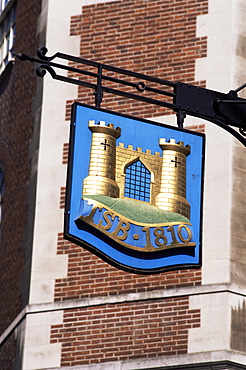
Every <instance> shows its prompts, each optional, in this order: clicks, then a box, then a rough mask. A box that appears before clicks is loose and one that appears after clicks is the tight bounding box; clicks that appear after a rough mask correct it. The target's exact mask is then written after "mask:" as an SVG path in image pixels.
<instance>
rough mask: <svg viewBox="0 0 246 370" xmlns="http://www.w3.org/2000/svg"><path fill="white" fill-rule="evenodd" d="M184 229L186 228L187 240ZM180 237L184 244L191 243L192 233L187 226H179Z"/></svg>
mask: <svg viewBox="0 0 246 370" xmlns="http://www.w3.org/2000/svg"><path fill="white" fill-rule="evenodd" d="M182 228H184V229H185V230H186V232H187V238H184V236H183V234H182ZM178 237H179V239H180V240H181V241H182V242H183V243H189V242H190V241H191V239H192V232H191V230H190V228H189V227H188V226H187V225H179V226H178Z"/></svg>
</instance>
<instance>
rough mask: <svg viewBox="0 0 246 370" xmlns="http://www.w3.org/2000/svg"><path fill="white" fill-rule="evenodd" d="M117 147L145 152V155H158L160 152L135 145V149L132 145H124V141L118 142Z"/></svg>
mask: <svg viewBox="0 0 246 370" xmlns="http://www.w3.org/2000/svg"><path fill="white" fill-rule="evenodd" d="M118 147H119V148H123V149H126V150H132V151H133V152H136V153H143V154H147V155H151V156H156V157H160V153H159V152H154V153H152V151H151V150H150V149H145V150H143V148H141V147H139V146H138V147H136V149H134V148H133V145H130V144H129V145H127V146H125V144H124V143H118Z"/></svg>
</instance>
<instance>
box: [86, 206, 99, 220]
mask: <svg viewBox="0 0 246 370" xmlns="http://www.w3.org/2000/svg"><path fill="white" fill-rule="evenodd" d="M98 209H99V207H95V206H93V207H92V209H91V211H90V213H89V214H88V215H87V216H85V217H84V220H85V221H86V222H88V224H90V223H93V221H94V220H93V217H94V216H95V213H96V211H97V210H98Z"/></svg>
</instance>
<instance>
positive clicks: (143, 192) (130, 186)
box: [124, 160, 151, 202]
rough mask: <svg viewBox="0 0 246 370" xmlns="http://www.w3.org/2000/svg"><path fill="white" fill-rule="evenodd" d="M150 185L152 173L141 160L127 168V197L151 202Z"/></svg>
mask: <svg viewBox="0 0 246 370" xmlns="http://www.w3.org/2000/svg"><path fill="white" fill-rule="evenodd" d="M150 185H151V173H150V171H149V170H148V169H147V168H146V167H145V166H144V164H143V163H142V162H141V161H140V160H138V161H136V162H134V163H132V164H130V165H129V166H128V167H127V168H126V179H125V194H124V196H125V197H127V198H133V199H137V200H141V201H144V202H150Z"/></svg>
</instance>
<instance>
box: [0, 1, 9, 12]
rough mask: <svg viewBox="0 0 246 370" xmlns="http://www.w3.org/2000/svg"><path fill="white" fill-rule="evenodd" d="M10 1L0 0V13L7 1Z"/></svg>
mask: <svg viewBox="0 0 246 370" xmlns="http://www.w3.org/2000/svg"><path fill="white" fill-rule="evenodd" d="M9 2H10V0H0V4H1V6H0V14H1V13H2V11H3V10H4V9H5V8H6V6H7V5H8V3H9Z"/></svg>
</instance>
